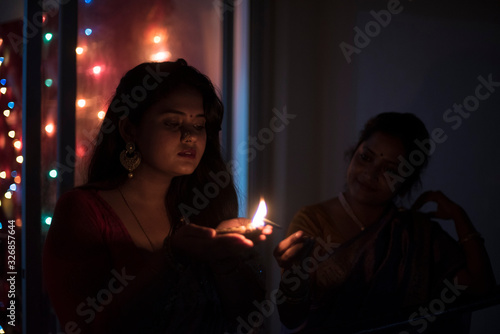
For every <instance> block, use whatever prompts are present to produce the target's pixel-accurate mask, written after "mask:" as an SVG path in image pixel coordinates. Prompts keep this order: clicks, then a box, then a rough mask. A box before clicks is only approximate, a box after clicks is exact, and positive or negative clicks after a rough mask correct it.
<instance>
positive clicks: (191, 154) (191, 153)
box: [177, 150, 196, 159]
mask: <svg viewBox="0 0 500 334" xmlns="http://www.w3.org/2000/svg"><path fill="white" fill-rule="evenodd" d="M177 155H178V156H180V157H183V158H191V159H195V158H196V150H183V151H181V152H179V153H178V154H177Z"/></svg>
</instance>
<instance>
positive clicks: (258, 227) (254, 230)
mask: <svg viewBox="0 0 500 334" xmlns="http://www.w3.org/2000/svg"><path fill="white" fill-rule="evenodd" d="M266 215H267V206H266V202H265V201H264V200H263V199H261V200H260V203H259V207H258V208H257V211H256V212H255V215H254V216H253V219H252V222H251V223H250V224H247V225H241V226H235V227H228V228H222V229H219V230H216V231H217V234H228V233H239V234H243V235H244V236H245V237H246V238H249V239H251V238H252V237H258V236H259V235H260V234H262V230H263V229H264V227H265V226H266V223H267V224H270V225H274V226H277V227H279V225H277V224H275V223H273V222H272V221H270V220H269V219H267V218H266Z"/></svg>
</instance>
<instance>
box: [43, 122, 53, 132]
mask: <svg viewBox="0 0 500 334" xmlns="http://www.w3.org/2000/svg"><path fill="white" fill-rule="evenodd" d="M45 131H47V133H52V132H54V124H52V123H49V124H47V125H46V126H45Z"/></svg>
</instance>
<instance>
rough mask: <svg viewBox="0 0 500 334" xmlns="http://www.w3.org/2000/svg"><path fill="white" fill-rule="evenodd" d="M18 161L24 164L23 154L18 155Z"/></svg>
mask: <svg viewBox="0 0 500 334" xmlns="http://www.w3.org/2000/svg"><path fill="white" fill-rule="evenodd" d="M16 161H17V163H20V164H22V163H23V161H24V158H23V156H22V155H19V156H17V158H16Z"/></svg>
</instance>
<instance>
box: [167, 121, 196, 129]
mask: <svg viewBox="0 0 500 334" xmlns="http://www.w3.org/2000/svg"><path fill="white" fill-rule="evenodd" d="M164 124H165V125H166V126H167V127H168V128H170V129H173V130H179V129H180V128H181V127H182V126H183V124H182V121H177V120H166V121H165V122H164ZM192 127H193V129H194V130H195V131H203V130H204V129H205V123H199V124H193V125H192Z"/></svg>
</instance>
